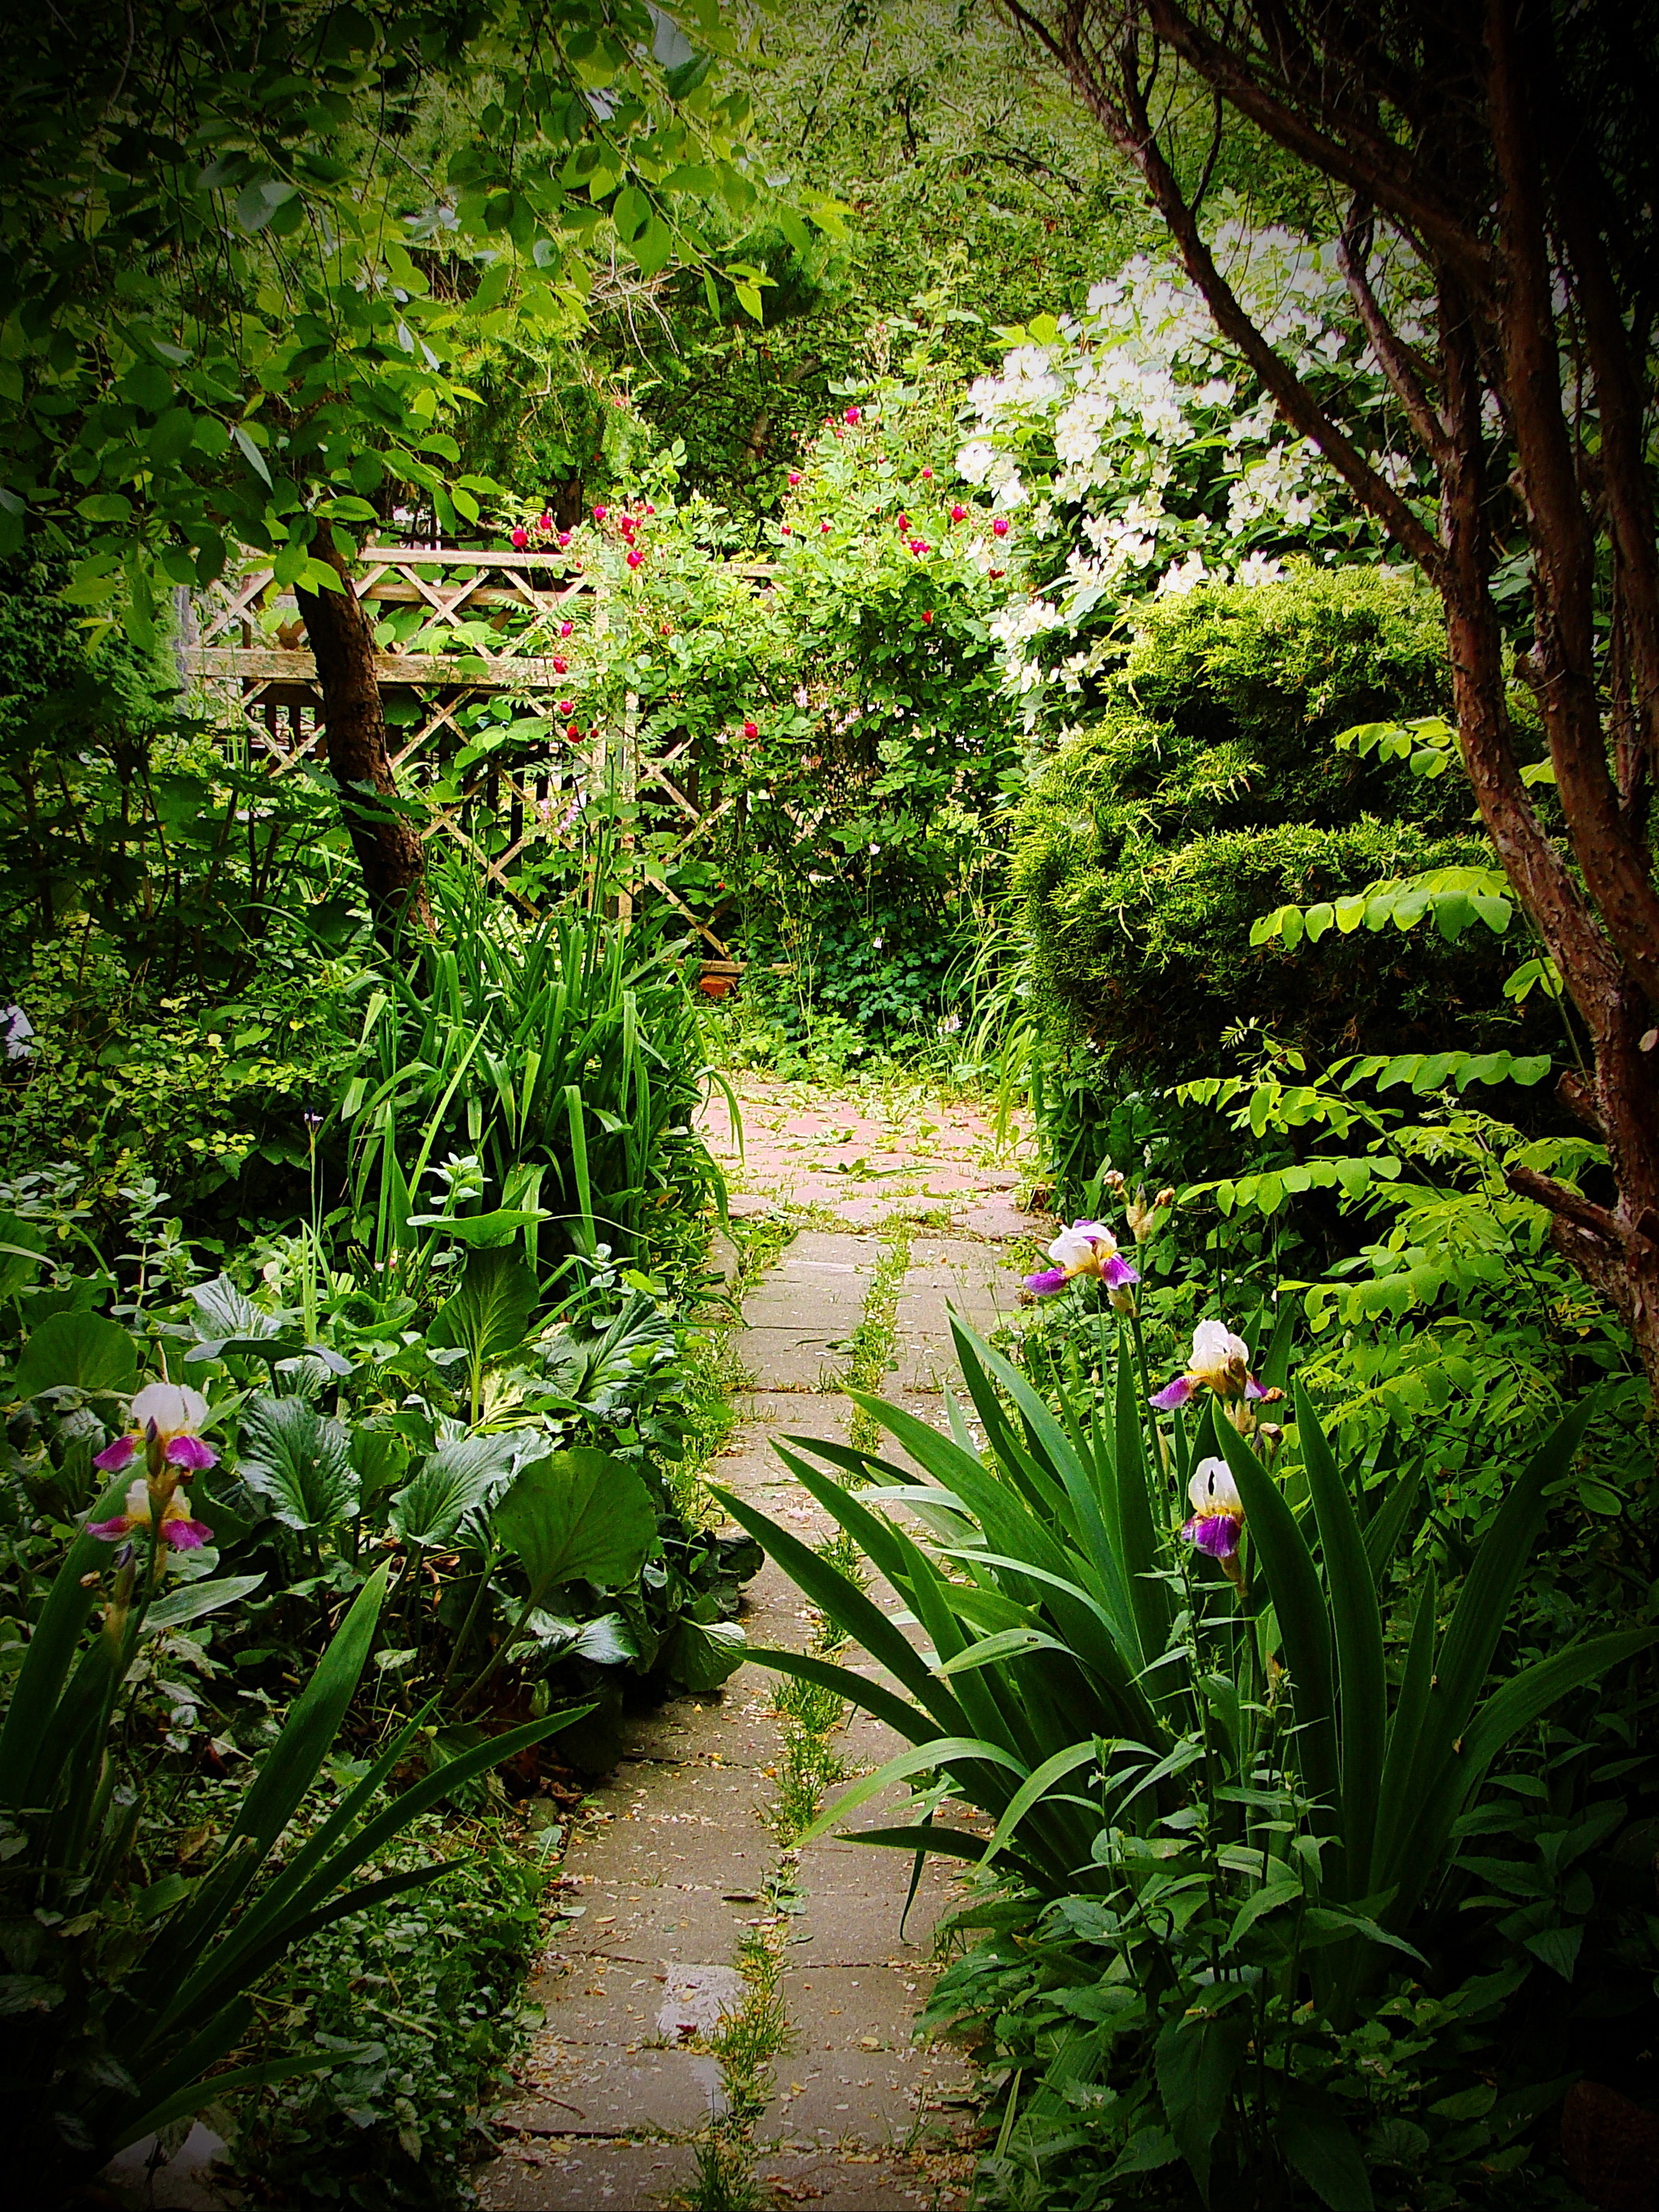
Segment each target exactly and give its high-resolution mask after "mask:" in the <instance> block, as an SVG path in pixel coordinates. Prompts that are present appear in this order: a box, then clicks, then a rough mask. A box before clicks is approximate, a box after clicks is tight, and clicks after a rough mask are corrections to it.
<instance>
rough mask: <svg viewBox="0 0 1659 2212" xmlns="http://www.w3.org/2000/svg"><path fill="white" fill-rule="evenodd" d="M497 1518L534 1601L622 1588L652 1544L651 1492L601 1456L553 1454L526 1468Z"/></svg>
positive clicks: (499, 1531) (654, 1533) (583, 1451)
mask: <svg viewBox="0 0 1659 2212" xmlns="http://www.w3.org/2000/svg"><path fill="white" fill-rule="evenodd" d="M495 1528H496V1532H497V1534H499V1535H500V1536H501V1539H502V1541H503V1542H505V1543H507V1545H509V1546H510V1547H512V1549H513V1551H515V1552H516V1553H518V1555H519V1557H520V1559H522V1560H523V1562H524V1565H525V1570H526V1573H527V1574H528V1575H529V1577H530V1587H531V1590H532V1594H533V1595H534V1596H535V1597H536V1598H537V1599H538V1600H539V1599H540V1598H541V1597H542V1596H543V1595H544V1594H545V1593H546V1592H547V1591H548V1590H550V1589H555V1588H556V1587H557V1586H558V1585H559V1584H560V1583H574V1582H586V1583H596V1584H597V1585H598V1586H599V1589H621V1588H623V1585H624V1584H625V1583H631V1582H632V1581H633V1579H634V1577H635V1576H636V1575H637V1574H638V1573H639V1571H640V1569H641V1567H642V1566H643V1565H645V1562H646V1560H647V1558H648V1557H649V1555H650V1553H651V1552H652V1550H653V1547H654V1546H655V1544H656V1541H657V1511H656V1507H655V1506H654V1505H653V1503H652V1500H651V1493H650V1492H649V1491H647V1488H646V1486H645V1485H644V1483H643V1482H642V1481H641V1479H640V1477H639V1476H638V1475H637V1474H635V1471H634V1469H633V1468H630V1467H626V1466H624V1465H623V1462H622V1461H620V1460H616V1459H612V1458H611V1455H610V1453H609V1452H602V1451H592V1450H587V1449H580V1450H576V1451H562V1452H554V1453H553V1454H552V1455H550V1457H549V1458H547V1459H543V1460H538V1461H537V1462H535V1464H534V1465H533V1466H531V1467H527V1468H526V1469H525V1470H524V1472H523V1474H520V1477H519V1479H518V1480H517V1481H516V1482H515V1483H514V1484H513V1487H512V1488H511V1490H509V1491H508V1492H507V1495H506V1496H505V1497H504V1498H502V1499H501V1503H500V1504H499V1505H497V1506H496V1508H495Z"/></svg>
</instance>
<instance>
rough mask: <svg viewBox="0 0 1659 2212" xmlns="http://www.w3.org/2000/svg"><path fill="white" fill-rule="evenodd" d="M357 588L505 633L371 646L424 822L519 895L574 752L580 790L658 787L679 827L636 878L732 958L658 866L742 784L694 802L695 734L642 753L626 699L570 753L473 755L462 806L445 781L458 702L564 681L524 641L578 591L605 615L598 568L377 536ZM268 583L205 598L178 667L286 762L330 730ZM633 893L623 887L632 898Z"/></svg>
mask: <svg viewBox="0 0 1659 2212" xmlns="http://www.w3.org/2000/svg"><path fill="white" fill-rule="evenodd" d="M744 573H745V574H754V575H755V576H756V577H760V576H763V575H764V574H768V573H769V571H767V570H766V569H765V568H763V567H761V566H760V565H759V564H755V565H753V566H752V568H750V567H749V566H747V565H745V568H744ZM274 589H280V587H279V586H276V584H275V580H274V578H273V575H272V573H271V570H270V568H268V567H264V568H254V569H250V570H249V571H247V572H246V574H244V575H243V577H242V578H241V580H240V582H239V583H238V584H237V585H236V586H235V587H234V589H232V590H231V591H229V592H228V593H226V594H225V596H224V598H223V599H222V600H221V601H220V602H219V603H218V604H217V605H215V606H214V607H212V608H211V610H204V615H205V619H204V620H203V621H202V623H201V627H200V630H199V634H198V635H197V638H196V640H195V641H193V642H192V643H191V645H190V646H189V647H188V648H187V649H186V651H185V653H184V654H183V656H182V659H183V663H184V672H185V675H186V676H187V677H190V678H193V679H194V680H195V681H196V682H197V683H198V684H203V685H204V686H205V687H207V688H208V689H209V690H212V691H214V692H216V693H218V694H219V695H220V696H222V697H223V698H224V700H225V702H226V705H227V707H228V709H229V711H230V716H231V719H232V721H233V724H234V725H239V726H240V728H241V730H242V731H243V732H245V733H246V740H247V742H248V744H250V746H251V747H252V750H253V752H254V754H255V757H258V758H262V759H263V760H264V762H265V763H267V765H268V766H269V767H270V769H271V771H272V772H273V773H274V774H276V775H286V774H289V773H291V772H292V771H293V770H294V769H296V768H298V767H300V766H301V764H302V763H306V762H307V761H309V760H312V759H313V758H314V757H316V755H317V752H318V748H319V744H320V742H321V739H322V734H323V730H322V699H321V693H320V690H319V686H318V682H317V667H316V663H315V661H314V660H313V658H312V656H311V654H310V653H308V652H307V651H306V650H305V648H304V647H303V645H302V644H301V642H299V640H300V639H301V636H302V634H303V633H302V631H301V625H300V623H299V622H298V619H297V615H296V618H295V621H294V622H293V623H291V624H285V625H283V626H282V627H281V628H280V629H279V630H278V633H277V640H278V641H277V643H276V645H274V646H273V645H271V644H270V643H268V642H266V641H264V635H263V625H262V624H261V623H260V622H259V610H260V608H261V605H262V603H264V601H265V600H266V599H267V597H268V595H269V594H270V592H272V591H273V590H274ZM356 591H357V595H358V597H359V598H360V599H368V600H372V601H374V602H376V603H378V604H380V605H393V606H396V605H404V606H419V607H421V608H422V609H423V610H426V611H428V620H430V621H435V622H438V623H443V622H446V621H454V622H461V621H471V620H476V618H477V617H478V616H480V615H482V616H483V617H485V619H486V620H488V621H489V623H491V625H492V627H494V628H495V629H498V630H499V632H500V638H499V644H498V645H496V644H492V645H490V646H489V647H486V646H483V645H482V644H474V645H470V646H468V647H465V648H464V649H461V650H458V651H453V652H448V653H416V652H406V651H400V650H398V649H397V648H396V647H393V648H392V649H389V650H387V651H385V652H380V653H376V654H375V657H374V661H375V674H376V677H377V678H378V679H379V682H380V686H381V689H382V691H383V693H384V694H386V695H387V696H388V697H391V696H394V695H395V696H397V697H398V699H399V700H400V701H410V700H412V702H413V703H414V708H415V712H414V716H413V720H412V721H407V722H406V723H405V724H404V728H405V729H406V730H407V732H408V734H406V735H405V734H402V732H400V734H399V737H398V741H397V742H396V744H395V749H394V750H393V752H392V765H393V767H394V768H395V769H397V771H398V775H399V776H400V777H401V778H403V779H404V781H407V782H408V783H409V785H410V787H412V788H414V789H416V790H417V791H419V792H420V793H422V797H423V798H424V799H425V800H426V819H425V822H424V825H423V828H422V836H424V837H426V838H427V839H428V840H430V839H433V838H435V837H447V838H450V839H452V840H453V842H455V843H457V844H458V845H459V846H460V847H461V848H463V849H464V850H465V852H467V853H468V854H470V855H471V857H472V858H473V860H476V862H477V865H478V866H480V867H481V868H482V869H483V871H484V872H485V873H486V875H487V876H488V877H489V878H490V879H491V880H492V881H493V882H494V883H495V884H496V886H497V887H498V888H499V889H500V890H503V891H505V892H507V894H509V895H510V896H514V897H517V896H519V894H518V892H517V890H516V889H515V887H514V885H513V880H512V878H513V871H514V867H515V865H516V864H517V863H518V862H519V861H520V860H521V859H522V858H523V857H524V856H525V855H526V854H527V853H529V852H530V850H531V848H532V847H533V846H534V845H535V844H536V842H538V839H541V838H543V837H546V836H554V835H556V834H557V832H556V828H555V817H556V815H557V812H558V807H557V804H556V799H555V798H554V793H555V792H556V790H557V789H558V788H559V787H560V785H559V781H558V779H559V777H560V776H561V775H564V774H567V773H568V771H569V770H570V769H571V768H572V767H573V765H574V768H575V769H576V771H577V775H578V778H579V782H580V788H581V789H582V790H583V792H584V793H587V794H592V793H597V792H598V791H599V790H600V789H601V788H606V789H609V790H611V791H612V792H614V793H617V795H618V796H620V797H621V798H623V799H626V800H629V801H633V800H636V799H639V798H640V797H641V794H642V793H650V794H651V795H653V796H656V795H660V798H661V799H662V800H663V801H664V802H665V804H666V805H668V806H669V807H670V808H671V809H672V810H673V811H674V813H675V815H676V816H677V817H678V819H679V820H680V821H683V822H684V825H685V826H684V831H683V834H682V835H681V836H679V838H678V842H676V843H674V844H673V845H672V846H671V847H670V848H669V849H668V850H667V852H666V853H665V854H662V855H661V856H660V858H659V860H658V861H657V863H656V864H655V865H654V866H650V865H645V864H643V863H641V864H640V865H639V866H638V868H637V880H638V882H639V884H641V885H642V886H643V885H647V884H648V885H649V886H650V887H651V888H652V889H653V890H655V891H656V892H657V893H658V894H659V896H662V897H664V898H665V899H667V900H668V901H669V902H671V904H672V905H673V906H674V907H675V908H677V909H678V912H679V913H680V914H681V915H683V916H684V919H685V920H686V921H688V922H689V923H690V926H691V927H693V928H694V929H695V930H696V932H697V933H698V934H699V935H700V936H701V937H702V939H704V940H705V941H706V943H707V944H708V945H709V946H710V947H711V948H712V949H713V950H714V952H715V953H717V954H718V955H719V956H720V957H721V958H722V959H723V958H724V957H726V952H727V950H728V948H727V947H726V945H725V944H724V943H723V942H722V941H721V939H720V938H719V937H717V936H716V935H715V933H714V931H713V930H712V929H711V928H710V927H708V924H707V923H705V922H704V921H701V920H700V919H699V918H698V916H697V915H695V914H693V913H692V912H691V910H690V908H689V907H687V906H686V905H685V903H684V901H683V900H682V899H681V898H679V896H678V895H677V894H676V893H675V892H674V890H672V889H671V887H670V885H669V884H667V883H666V882H665V880H664V874H665V870H666V869H667V868H668V867H671V866H672V865H673V863H674V862H675V861H676V860H678V859H679V858H680V857H681V856H682V855H683V854H685V853H686V852H688V851H690V849H691V848H693V847H695V846H696V845H697V844H698V843H700V842H702V841H703V840H705V839H707V838H708V836H709V834H710V832H711V831H712V830H713V829H714V824H715V823H717V822H719V821H720V819H721V818H722V817H723V816H724V815H725V814H726V812H727V811H728V810H729V809H730V808H731V807H732V805H733V804H734V801H735V795H734V794H730V793H728V794H726V795H723V796H720V797H718V798H715V799H713V800H712V802H711V803H709V804H708V805H703V804H702V803H701V800H700V795H699V794H700V792H701V787H702V777H701V775H700V769H701V765H702V764H701V763H699V762H698V761H697V760H696V758H695V757H693V755H692V751H691V748H690V741H689V740H688V741H686V742H684V743H682V744H679V745H677V746H675V747H673V748H671V750H669V751H667V752H666V753H665V754H664V755H663V757H661V758H660V759H650V758H641V753H640V747H639V743H638V715H637V710H636V708H635V704H634V702H632V701H630V702H629V707H628V709H627V711H626V712H625V714H624V715H623V725H622V726H621V728H619V729H616V730H611V731H605V730H603V729H599V728H596V729H594V730H593V731H592V733H591V735H590V736H589V737H588V738H587V739H586V741H585V742H584V744H583V745H582V747H581V748H580V754H579V756H578V757H577V758H576V760H575V761H574V763H573V760H572V754H571V748H570V747H569V746H568V744H565V743H564V741H563V740H562V738H559V739H555V738H552V737H551V736H550V738H549V740H548V741H547V743H546V744H544V745H536V744H531V745H529V746H515V747H514V749H513V750H514V757H513V763H512V764H511V765H508V764H506V763H501V761H499V760H498V759H496V758H495V757H490V758H489V759H488V760H485V761H481V762H478V763H476V764H475V768H474V771H473V772H472V774H471V776H470V777H469V780H468V781H467V784H466V787H465V793H464V797H463V799H462V800H461V801H460V803H459V805H458V804H457V803H456V802H455V801H454V800H453V799H442V798H440V797H438V796H437V795H436V793H437V792H438V791H439V789H440V787H441V786H442V784H443V782H444V780H445V776H446V771H447V768H448V766H449V764H450V763H451V762H453V758H454V757H455V755H456V753H457V751H458V750H459V748H460V747H461V746H462V745H463V744H465V732H464V730H463V728H462V726H461V724H460V721H459V716H460V714H461V713H462V710H463V709H464V708H467V707H469V706H471V705H473V704H475V703H477V702H480V701H483V700H487V699H489V698H490V697H492V696H501V695H503V694H512V695H513V696H522V697H524V698H525V699H526V701H528V702H530V704H531V708H532V714H533V712H534V711H535V706H536V702H538V700H541V699H552V698H555V697H556V696H558V695H559V694H561V693H562V692H564V691H567V690H568V689H569V687H570V683H571V678H569V676H568V675H564V674H561V673H560V672H559V671H557V670H556V668H555V667H554V665H553V658H552V656H551V655H550V653H545V652H532V651H527V650H526V642H529V641H534V640H535V639H537V638H538V636H540V637H545V635H547V629H548V620H549V618H552V619H557V618H558V617H559V614H560V610H561V609H562V607H564V606H566V605H568V603H570V602H571V601H573V600H575V599H580V598H581V597H582V596H583V595H584V594H593V595H595V596H596V597H597V599H598V605H597V606H596V610H595V622H596V625H598V624H599V623H603V620H604V600H603V597H602V595H600V594H599V592H598V590H597V587H596V585H595V584H594V582H593V581H592V580H590V579H589V578H587V577H586V576H573V575H572V574H571V573H570V564H569V562H568V561H566V560H565V559H564V558H563V557H562V556H561V555H558V554H551V553H531V552H524V553H513V552H507V553H481V552H459V551H454V550H450V549H448V548H444V549H442V550H427V549H424V548H421V547H413V546H392V545H371V546H369V547H368V549H367V550H365V552H364V554H363V556H362V561H361V562H360V564H359V569H358V574H357V576H356ZM520 616H521V617H528V618H529V619H528V620H527V621H526V623H523V624H521V625H520V626H519V627H520V635H519V636H517V637H515V636H514V635H513V618H514V617H520ZM544 719H546V720H548V722H549V723H550V725H551V724H552V723H553V721H554V720H555V718H554V717H553V716H552V715H551V714H549V715H547V716H546V717H545V718H544ZM478 816H481V817H483V819H484V820H485V821H487V822H488V823H490V824H491V825H493V827H494V828H495V829H496V830H498V831H500V832H501V833H503V834H502V836H501V842H500V843H499V844H498V846H497V848H496V849H495V851H493V852H492V851H490V850H489V849H487V848H486V847H485V845H484V844H483V843H482V842H480V839H479V836H477V834H475V831H474V829H473V828H472V827H470V826H469V818H468V817H478ZM630 903H631V902H630V901H629V899H628V897H627V896H625V897H624V910H627V908H628V907H629V904H630Z"/></svg>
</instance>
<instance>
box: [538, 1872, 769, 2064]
mask: <svg viewBox="0 0 1659 2212" xmlns="http://www.w3.org/2000/svg"><path fill="white" fill-rule="evenodd" d="M755 1893H756V1889H755V1885H754V1881H753V1864H752V1862H751V1863H750V1868H749V1869H745V1870H744V1873H743V1874H738V1872H736V1871H735V1870H733V1871H732V1875H731V1878H730V1879H727V1872H726V1869H724V1868H722V1869H721V1872H720V1879H719V1880H718V1881H709V1882H702V1883H690V1882H685V1883H678V1884H676V1886H675V1887H673V1888H671V1889H666V1888H661V1887H647V1886H645V1885H643V1884H641V1885H639V1886H637V1887H620V1886H609V1887H605V1888H604V1889H601V1888H600V1887H599V1885H598V1884H595V1885H594V1886H593V1887H591V1888H586V1887H580V1886H579V1887H578V1889H577V1890H576V1891H575V1892H574V1893H573V1901H574V1902H575V1903H579V1904H580V1905H583V1906H584V1907H585V1908H586V1910H585V1911H584V1912H583V1915H582V1917H581V1918H580V1920H578V1921H575V1922H574V1923H569V1924H568V1926H561V1928H560V1929H559V1933H558V1937H557V1946H556V1949H557V1954H558V1955H559V1956H561V1957H569V1958H572V1959H577V1958H603V1959H605V1960H612V1961H615V1962H616V1963H617V1964H619V1965H625V1966H629V1967H630V1968H631V1969H632V1970H633V1971H634V1972H638V1971H639V1969H640V1968H641V1966H662V1965H663V1964H664V1963H665V1961H667V1960H673V1959H678V1960H695V1961H698V1962H703V1961H707V1962H708V1963H710V1964H713V1963H714V1962H716V1961H719V1960H727V1959H729V1958H730V1957H731V1956H732V1952H733V1950H734V1949H735V1948H736V1947H737V1943H738V1938H739V1937H740V1936H742V1935H743V1933H744V1929H745V1928H747V1927H748V1926H749V1925H750V1923H752V1922H753V1921H754V1920H755V1919H756V1918H757V1917H760V1916H761V1915H762V1913H763V1907H761V1906H760V1905H754V1904H751V1903H750V1897H751V1896H753V1895H754V1894H755ZM734 1900H735V1901H734ZM535 1993H536V1994H537V1996H538V1997H539V1996H540V1990H539V1987H538V1989H537V1990H536V1992H535ZM546 2033H549V2034H550V2035H553V2036H556V2035H557V2033H558V2020H557V2016H556V2015H553V2016H552V2017H550V2021H549V2023H548V2027H547V2030H546Z"/></svg>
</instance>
